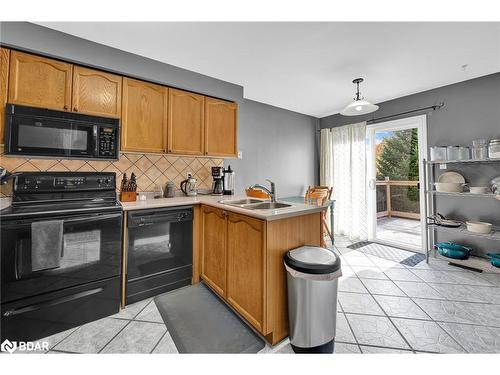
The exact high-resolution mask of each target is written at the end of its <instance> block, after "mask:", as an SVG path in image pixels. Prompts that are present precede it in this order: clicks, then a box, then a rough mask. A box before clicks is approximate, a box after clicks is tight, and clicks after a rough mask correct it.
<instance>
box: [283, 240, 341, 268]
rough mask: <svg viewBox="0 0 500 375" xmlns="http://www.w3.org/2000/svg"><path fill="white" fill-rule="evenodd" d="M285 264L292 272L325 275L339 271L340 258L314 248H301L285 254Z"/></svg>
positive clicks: (321, 249)
mask: <svg viewBox="0 0 500 375" xmlns="http://www.w3.org/2000/svg"><path fill="white" fill-rule="evenodd" d="M285 263H286V265H287V266H288V267H290V268H293V269H294V270H297V271H300V272H304V273H312V274H325V273H333V272H336V271H338V270H339V269H340V257H338V256H337V254H335V253H334V252H333V251H331V250H328V249H325V248H322V247H316V246H302V247H299V248H297V249H293V250H290V251H288V252H287V253H286V254H285Z"/></svg>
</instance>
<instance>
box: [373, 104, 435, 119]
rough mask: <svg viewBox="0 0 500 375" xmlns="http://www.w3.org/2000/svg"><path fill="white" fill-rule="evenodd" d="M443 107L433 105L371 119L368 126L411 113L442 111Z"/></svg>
mask: <svg viewBox="0 0 500 375" xmlns="http://www.w3.org/2000/svg"><path fill="white" fill-rule="evenodd" d="M442 107H444V102H441V103H438V104H435V105H431V106H429V107H424V108H418V109H412V110H410V111H406V112H400V113H395V114H392V115H388V116H383V117H379V118H374V119H371V120H367V121H366V123H367V124H371V123H372V122H377V121H380V120H385V119H388V118H392V117H399V116H403V115H407V114H410V113H415V112H422V111H426V110H428V109H432V110H433V111H435V110H437V109H440V108H442Z"/></svg>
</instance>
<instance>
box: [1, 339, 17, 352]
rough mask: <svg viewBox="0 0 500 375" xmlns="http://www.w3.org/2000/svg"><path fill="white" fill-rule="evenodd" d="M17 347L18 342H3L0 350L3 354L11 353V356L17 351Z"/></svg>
mask: <svg viewBox="0 0 500 375" xmlns="http://www.w3.org/2000/svg"><path fill="white" fill-rule="evenodd" d="M16 347H17V345H16V342H11V341H9V340H5V341H4V342H2V345H0V350H1V351H2V352H9V353H10V354H12V353H14V352H15V351H16Z"/></svg>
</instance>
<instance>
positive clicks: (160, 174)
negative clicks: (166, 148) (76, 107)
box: [0, 146, 223, 196]
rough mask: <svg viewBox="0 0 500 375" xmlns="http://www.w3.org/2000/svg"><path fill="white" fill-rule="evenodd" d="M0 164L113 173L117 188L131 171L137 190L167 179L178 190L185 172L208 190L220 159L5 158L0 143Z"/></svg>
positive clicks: (16, 167)
mask: <svg viewBox="0 0 500 375" xmlns="http://www.w3.org/2000/svg"><path fill="white" fill-rule="evenodd" d="M0 165H1V166H2V167H4V168H6V169H7V170H8V171H9V172H37V171H72V172H76V171H84V172H101V171H104V172H116V181H117V188H118V187H119V184H120V181H121V178H122V175H123V173H127V176H128V177H130V175H131V174H132V172H134V173H135V174H136V176H137V186H138V188H137V190H138V191H153V190H154V187H155V185H157V184H161V185H162V186H163V187H165V184H166V183H167V182H168V181H173V182H174V183H175V186H176V188H177V189H179V186H180V182H181V181H182V180H185V179H186V174H187V173H188V172H191V173H192V174H193V176H194V177H195V178H196V179H197V180H198V187H199V188H200V189H209V188H210V187H211V186H212V175H211V173H212V171H211V168H212V167H216V166H222V165H223V159H217V158H196V157H189V156H174V155H159V154H138V153H126V152H123V153H121V155H120V159H119V160H117V161H94V160H67V159H62V160H60V159H27V158H18V157H7V156H5V154H4V147H3V146H0ZM11 189H12V187H11V183H9V184H7V185H5V186H3V187H2V188H1V190H0V196H9V195H11Z"/></svg>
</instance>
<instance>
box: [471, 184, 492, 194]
mask: <svg viewBox="0 0 500 375" xmlns="http://www.w3.org/2000/svg"><path fill="white" fill-rule="evenodd" d="M469 190H470V192H471V193H472V194H486V193H488V190H489V189H488V187H487V186H471V187H470V188H469Z"/></svg>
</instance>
